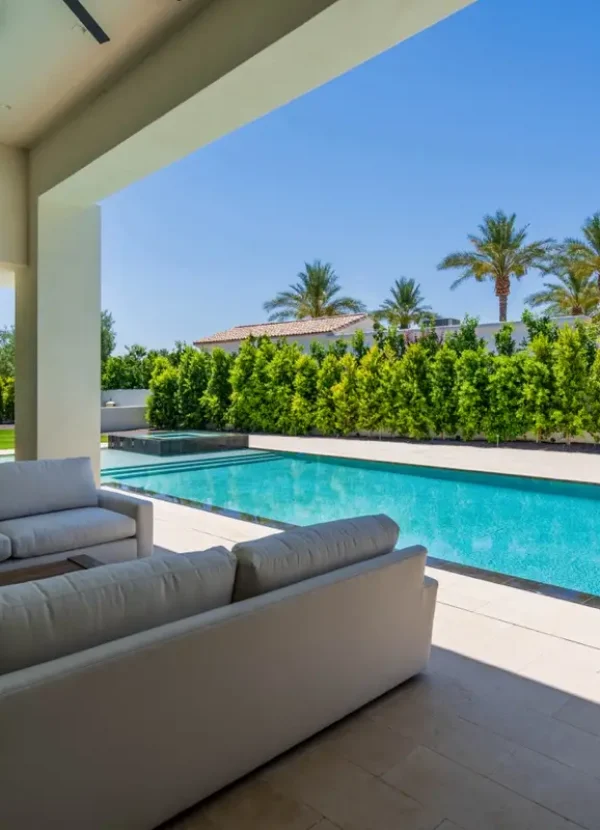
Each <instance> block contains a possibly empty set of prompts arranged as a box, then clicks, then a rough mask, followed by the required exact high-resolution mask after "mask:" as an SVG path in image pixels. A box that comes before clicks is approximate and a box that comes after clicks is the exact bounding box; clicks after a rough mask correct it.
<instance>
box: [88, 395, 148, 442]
mask: <svg viewBox="0 0 600 830" xmlns="http://www.w3.org/2000/svg"><path fill="white" fill-rule="evenodd" d="M149 394H150V390H149V389H103V390H102V397H101V402H102V407H101V410H100V430H101V432H119V431H121V430H126V429H143V428H144V427H147V426H148V422H147V420H146V399H147V397H148V395H149ZM108 401H114V403H115V406H106V404H107V402H108Z"/></svg>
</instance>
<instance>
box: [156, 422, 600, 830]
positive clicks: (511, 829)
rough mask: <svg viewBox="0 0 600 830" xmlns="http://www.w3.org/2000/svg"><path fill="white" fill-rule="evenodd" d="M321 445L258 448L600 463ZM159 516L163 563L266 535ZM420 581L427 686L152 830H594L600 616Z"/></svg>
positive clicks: (486, 589)
mask: <svg viewBox="0 0 600 830" xmlns="http://www.w3.org/2000/svg"><path fill="white" fill-rule="evenodd" d="M323 441H326V439H287V440H286V441H285V443H284V444H283V445H282V443H281V442H282V439H264V438H261V439H256V446H265V447H266V446H269V447H272V448H277V449H283V448H285V449H290V450H291V449H294V450H295V449H300V448H301V449H302V450H303V451H305V452H327V453H328V454H335V453H340V454H348V455H354V456H358V457H363V455H362V454H363V453H365V452H368V457H370V458H382V459H384V458H385V459H386V460H395V461H405V462H407V463H423V464H427V463H431V464H436V465H445V466H456V467H462V468H465V469H487V470H490V471H498V472H501V471H504V472H514V473H517V474H525V475H542V476H545V475H548V476H554V477H557V478H571V479H579V480H583V481H597V482H600V457H595V456H591V457H590V456H585V455H583V454H582V455H577V456H575V455H562V454H555V453H538V452H530V453H527V452H525V453H523V451H512V450H494V449H481V450H479V449H472V448H460V454H457V453H456V452H455V450H456V449H457V448H454V447H447V448H435V447H434V448H431V449H430V448H422V447H418V448H415V447H413V446H411V445H387V446H383V445H380V446H379V448H378V449H377V448H375V449H373V445H372V444H371V446H370V448H369V447H365V446H364V445H363V444H361V443H357V442H343V441H339V442H338V441H335V442H331V441H329V442H326V443H325V444H324V443H323ZM329 444H332V445H333V446H329ZM344 444H352V446H351V447H345V446H344ZM383 444H385V442H383ZM417 450H419V452H417ZM432 450H433V451H432ZM436 450H438V452H435V451H436ZM471 450H472V451H471ZM155 507H156V513H155V537H156V544H157V547H158V548H159V549H161V548H162V549H166V550H170V551H174V552H183V551H186V550H202V549H204V548H206V547H210V546H211V545H215V544H223V545H225V546H227V547H231V546H232V545H233V544H234V543H235V542H236V541H238V540H239V539H244V538H257V537H259V536H261V535H265V534H268V533H274V532H276V531H274V530H271V529H269V528H261V527H259V526H257V525H254V524H249V523H246V522H241V521H238V520H235V519H228V518H224V517H221V516H218V515H212V514H208V513H204V512H202V511H197V510H194V509H192V508H187V507H182V506H178V505H175V504H170V503H168V502H161V501H156V502H155ZM428 570H429V573H430V575H431V576H434V577H435V578H436V579H438V581H439V583H440V590H439V595H438V606H437V611H436V620H435V627H434V636H433V649H432V655H431V660H430V665H429V669H428V671H427V673H425V674H423V675H422V676H420V677H418V678H415V679H414V680H412V681H409V682H408V683H406V684H404V685H403V686H401V687H399V688H398V689H396V690H394V691H392V692H390V693H389V694H387V695H385V696H384V697H383V698H380V699H379V700H376V701H374V702H372V703H371V704H369V705H368V706H366V707H365V708H364V709H362V710H361V711H359V712H357V713H355V714H354V715H352V716H350V717H349V718H347V719H346V720H344V721H342V722H340V723H339V724H336V725H334V726H332V727H331V728H330V729H328V730H326V731H325V732H323V733H321V734H319V735H317V736H315V737H314V738H312V739H311V740H309V741H307V742H306V743H305V744H303V745H302V746H300V747H298V748H296V749H295V750H293V751H292V752H290V753H288V754H287V755H285V756H283V757H281V758H279V759H276V760H275V761H273V762H272V763H271V764H269V765H267V766H266V767H263V768H262V769H259V770H257V771H256V772H254V773H253V774H251V775H250V776H248V777H247V778H245V779H244V780H242V781H240V782H238V783H236V784H234V785H232V786H231V787H229V788H228V789H226V790H224V791H222V792H221V793H218V794H216V795H215V796H213V797H212V798H210V799H209V800H207V801H205V802H204V803H202V804H199V805H197V806H196V807H195V808H192V809H191V810H190V811H189V812H188V813H187V814H186V815H182V816H179V817H178V818H176V819H174V820H172V821H171V822H169V823H168V824H167V825H164V828H163V830H279V829H280V828H281V830H309V828H310V830H335V828H337V829H338V830H340V828H341V830H577V828H585V830H599V829H600V610H597V609H594V608H590V607H585V606H579V605H575V604H572V603H569V602H565V601H562V600H558V599H551V598H549V597H545V596H541V595H536V594H532V593H529V592H525V591H522V590H520V589H517V588H513V587H509V586H506V585H499V584H495V583H492V582H485V581H482V580H478V579H473V578H470V577H465V576H459V575H457V574H453V573H449V572H446V571H440V570H436V569H433V568H431V569H428Z"/></svg>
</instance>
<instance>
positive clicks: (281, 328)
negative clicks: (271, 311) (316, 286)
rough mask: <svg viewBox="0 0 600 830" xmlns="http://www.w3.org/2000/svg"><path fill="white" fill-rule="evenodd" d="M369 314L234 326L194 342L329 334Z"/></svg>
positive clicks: (228, 341)
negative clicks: (265, 336)
mask: <svg viewBox="0 0 600 830" xmlns="http://www.w3.org/2000/svg"><path fill="white" fill-rule="evenodd" d="M368 316H369V315H368V314H340V315H339V316H337V317H316V318H312V317H309V318H307V319H306V320H291V321H290V322H289V323H256V324H255V325H250V326H234V327H233V328H231V329H227V330H226V331H218V332H217V333H216V334H211V335H210V336H209V337H201V338H200V339H199V340H195V341H194V345H195V346H201V345H203V344H205V343H232V342H235V341H237V340H245V339H246V337H260V336H261V335H267V337H291V336H294V335H301V334H328V333H330V332H335V331H339V330H340V329H344V328H346V326H350V325H352V324H353V323H358V322H359V321H360V320H364V319H366V318H367V317H368Z"/></svg>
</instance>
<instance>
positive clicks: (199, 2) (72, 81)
mask: <svg viewBox="0 0 600 830" xmlns="http://www.w3.org/2000/svg"><path fill="white" fill-rule="evenodd" d="M210 2H211V0H183V1H181V0H83V6H84V8H85V9H86V10H87V11H88V12H89V13H90V15H92V17H93V18H94V19H95V20H96V21H97V23H98V25H99V26H101V28H102V29H103V30H104V31H105V32H106V33H107V35H108V37H109V38H110V40H109V41H108V42H107V43H103V44H99V43H98V42H97V41H96V40H95V39H94V37H93V36H92V35H91V34H90V33H89V32H88V31H87V30H86V29H85V27H84V26H83V25H82V23H81V22H80V21H79V19H78V18H77V16H76V15H75V14H74V13H73V11H72V10H71V9H70V8H69V5H68V4H67V3H65V2H64V0H27V2H24V1H23V0H0V143H3V144H9V145H17V146H21V147H31V146H33V145H34V144H35V143H36V141H37V140H38V139H39V138H40V137H41V136H42V135H43V134H44V133H45V132H46V131H47V130H48V129H50V128H52V127H53V125H54V124H55V123H56V122H60V120H61V118H62V116H63V115H64V114H65V113H66V112H67V111H69V110H70V109H71V108H72V107H74V106H77V104H78V103H79V102H82V101H84V100H87V101H88V102H89V98H90V95H94V94H98V93H100V92H101V91H102V89H103V86H105V85H107V84H111V83H113V82H114V80H115V78H117V77H118V76H119V75H120V74H121V73H122V72H124V71H127V69H128V68H130V67H131V66H132V65H133V64H135V63H137V62H139V61H140V60H141V59H142V58H143V57H144V55H145V54H147V53H148V52H149V51H151V50H152V49H153V48H154V46H155V45H156V44H157V42H159V41H160V40H162V39H163V38H165V37H167V36H169V35H170V34H171V33H172V32H173V31H175V30H176V29H177V28H179V27H180V26H184V25H185V24H186V23H187V21H188V20H189V19H190V18H191V17H193V16H194V15H196V14H197V13H198V12H199V11H201V10H202V9H203V8H204V7H205V6H207V5H208V4H209V3H210Z"/></svg>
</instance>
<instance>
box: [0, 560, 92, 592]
mask: <svg viewBox="0 0 600 830" xmlns="http://www.w3.org/2000/svg"><path fill="white" fill-rule="evenodd" d="M99 565H104V562H100V560H99V559H94V557H93V556H90V555H89V554H87V553H80V554H78V555H76V556H71V557H69V558H68V559H61V560H59V561H58V562H47V563H46V564H41V565H30V566H29V567H24V568H15V570H14V571H0V587H2V586H3V585H16V584H17V583H19V582H32V581H33V580H34V579H48V577H50V576H60V575H61V574H68V573H73V571H84V570H87V569H88V568H97V567H98V566H99Z"/></svg>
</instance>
